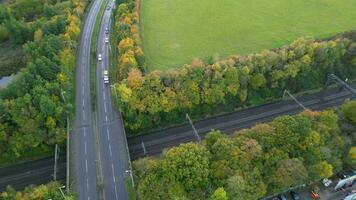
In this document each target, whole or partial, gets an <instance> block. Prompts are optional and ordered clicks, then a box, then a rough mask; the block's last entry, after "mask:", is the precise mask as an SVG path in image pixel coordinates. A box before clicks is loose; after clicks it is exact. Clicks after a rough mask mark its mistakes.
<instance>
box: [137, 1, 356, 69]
mask: <svg viewBox="0 0 356 200" xmlns="http://www.w3.org/2000/svg"><path fill="white" fill-rule="evenodd" d="M141 3H142V5H141V35H142V37H143V45H144V50H145V55H146V59H147V65H148V68H149V70H155V69H163V70H164V69H169V68H173V67H179V66H181V65H183V64H185V63H190V62H191V60H192V59H193V58H196V57H199V58H203V59H204V60H207V59H208V58H209V57H210V56H211V55H214V54H215V55H217V54H218V55H219V56H220V58H223V57H225V56H228V55H231V54H246V53H251V52H258V51H261V50H263V49H271V48H276V47H280V46H283V45H285V44H288V43H290V42H291V41H293V40H294V39H296V38H298V37H301V36H304V37H308V38H310V37H312V38H321V37H327V36H331V35H334V34H336V33H338V32H342V31H347V30H354V29H356V0H141Z"/></svg>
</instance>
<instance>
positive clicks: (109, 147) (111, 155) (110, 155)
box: [109, 144, 112, 157]
mask: <svg viewBox="0 0 356 200" xmlns="http://www.w3.org/2000/svg"><path fill="white" fill-rule="evenodd" d="M109 152H110V157H112V151H111V145H110V144H109Z"/></svg>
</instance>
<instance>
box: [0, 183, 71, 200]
mask: <svg viewBox="0 0 356 200" xmlns="http://www.w3.org/2000/svg"><path fill="white" fill-rule="evenodd" d="M60 187H61V185H60V184H59V183H58V182H50V183H48V184H46V185H39V186H29V187H26V188H25V189H24V190H23V191H16V190H15V189H13V188H11V187H10V186H9V187H7V189H6V191H5V192H2V193H0V199H2V200H48V199H52V200H62V199H63V197H62V195H61V193H60V191H59V188H60ZM65 200H74V197H73V196H72V195H69V194H67V195H66V199H65Z"/></svg>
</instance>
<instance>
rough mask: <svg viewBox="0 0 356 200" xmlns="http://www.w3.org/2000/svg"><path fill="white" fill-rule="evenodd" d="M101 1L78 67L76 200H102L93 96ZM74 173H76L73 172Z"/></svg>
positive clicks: (93, 10) (92, 13) (88, 23)
mask: <svg viewBox="0 0 356 200" xmlns="http://www.w3.org/2000/svg"><path fill="white" fill-rule="evenodd" d="M102 2H103V1H102V0H95V1H94V2H93V3H92V5H91V7H90V10H89V12H88V15H87V18H86V19H85V23H84V26H83V28H82V36H81V41H80V46H79V48H78V57H77V58H78V59H77V67H76V90H75V91H76V94H75V95H76V96H75V130H74V133H73V134H71V146H70V151H71V153H70V155H71V164H73V165H74V168H73V167H71V170H72V171H71V174H72V175H73V176H74V177H73V176H72V177H73V178H72V179H73V181H72V182H73V186H74V189H75V193H76V194H77V199H79V200H97V199H99V195H98V194H99V188H98V177H97V171H98V166H97V161H96V160H97V154H96V152H97V150H96V144H95V137H94V131H93V123H92V122H93V120H92V114H91V113H92V104H91V99H90V98H91V93H90V62H89V61H90V47H91V38H92V35H93V30H94V25H95V21H96V17H97V15H98V12H99V9H100V6H101V4H102ZM73 170H74V171H73Z"/></svg>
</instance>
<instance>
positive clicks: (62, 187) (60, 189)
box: [59, 185, 66, 200]
mask: <svg viewBox="0 0 356 200" xmlns="http://www.w3.org/2000/svg"><path fill="white" fill-rule="evenodd" d="M65 187H66V186H64V185H63V186H61V187H59V191H60V192H61V195H62V197H63V199H64V200H65V199H66V196H65V195H64V192H63V190H62V189H64V188H65Z"/></svg>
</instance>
